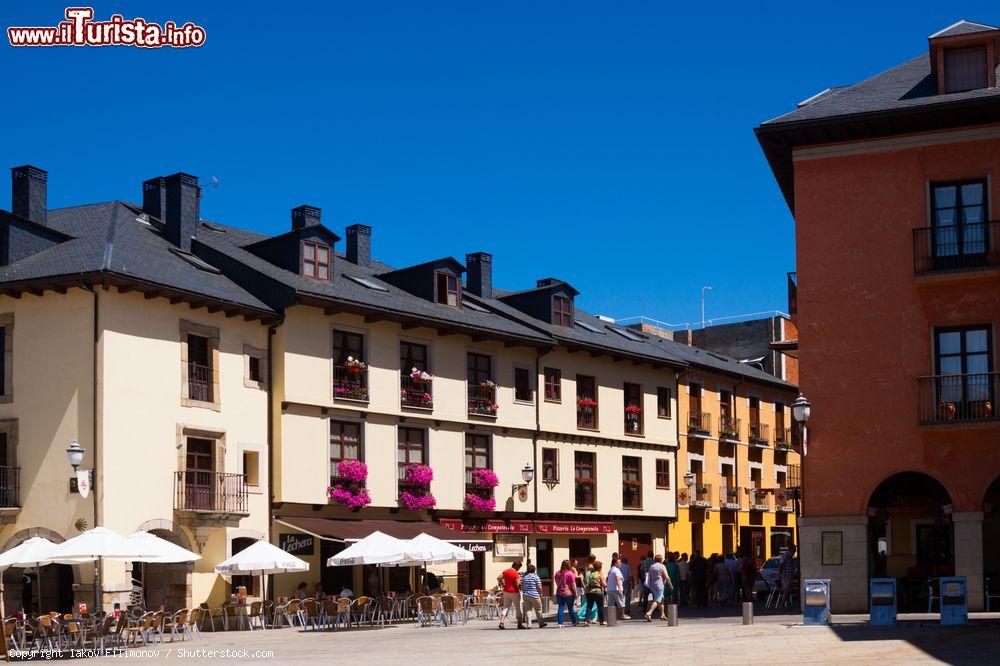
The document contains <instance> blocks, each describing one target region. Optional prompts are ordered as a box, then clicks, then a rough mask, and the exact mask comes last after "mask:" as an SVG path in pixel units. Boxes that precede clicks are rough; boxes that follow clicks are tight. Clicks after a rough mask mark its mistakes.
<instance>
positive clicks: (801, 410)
mask: <svg viewBox="0 0 1000 666" xmlns="http://www.w3.org/2000/svg"><path fill="white" fill-rule="evenodd" d="M811 415H812V403H811V402H809V401H808V400H807V399H806V397H805V396H804V395H802V394H801V393H800V394H799V397H797V398H796V399H795V402H793V403H792V418H793V419H794V420H795V423H796V424H797V426H798V427H799V428H800V430H799V436H800V438H801V441H802V455H801V456H799V465H800V466H801V469H800V470H799V487H798V488H797V489H796V490H795V492H794V493H793V495H792V497H793V498H794V500H795V547H796V548H795V549H796V550H799V551H801V546H802V541H801V539H800V536H799V534H800V532H801V531H802V526H801V525H800V524H799V521H800V519H801V512H802V497H803V495H804V494H805V487H806V454H807V453H808V452H809V443H808V441H809V430H808V428H807V427H806V426H807V424H808V423H809V417H810V416H811ZM799 557H802V555H801V553H800V554H799Z"/></svg>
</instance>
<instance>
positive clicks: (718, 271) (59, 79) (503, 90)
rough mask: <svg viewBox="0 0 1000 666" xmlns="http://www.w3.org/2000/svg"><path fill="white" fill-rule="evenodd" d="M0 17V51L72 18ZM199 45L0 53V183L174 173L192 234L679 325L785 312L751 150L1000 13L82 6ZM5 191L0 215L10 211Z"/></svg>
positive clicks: (771, 187)
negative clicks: (558, 288)
mask: <svg viewBox="0 0 1000 666" xmlns="http://www.w3.org/2000/svg"><path fill="white" fill-rule="evenodd" d="M9 4H10V3H5V5H4V8H3V11H2V12H0V16H2V23H3V27H5V28H6V27H7V26H9V25H54V24H55V23H56V22H57V21H58V20H60V19H61V17H62V12H63V9H64V8H65V6H66V4H65V3H53V2H33V3H19V4H23V5H24V6H19V7H17V8H13V7H11V6H9ZM94 7H95V10H96V15H97V18H98V19H106V18H108V16H109V15H110V14H112V13H115V12H120V13H122V14H124V15H125V17H126V18H132V17H135V16H142V17H145V18H146V19H148V20H150V21H155V22H158V23H162V22H164V21H167V20H175V21H177V22H178V23H183V22H185V21H189V20H190V21H193V22H195V23H197V24H199V25H202V26H204V27H205V29H206V31H207V41H206V44H205V45H204V46H203V47H201V48H198V49H187V50H171V49H160V50H145V49H135V48H124V47H113V48H100V49H97V48H83V49H73V48H58V49H56V48H54V49H20V50H18V49H13V48H11V47H10V46H9V45H7V44H6V38H4V40H3V45H2V46H0V71H2V72H3V73H4V77H3V84H4V85H3V88H4V91H5V103H4V104H3V105H2V108H0V114H2V115H3V116H4V118H3V120H4V122H3V127H4V128H6V131H5V132H4V136H3V142H2V146H3V150H2V151H0V155H2V162H3V163H2V164H0V166H2V167H3V168H4V170H5V171H6V168H7V167H10V166H14V165H18V164H23V163H32V164H36V165H38V166H41V167H42V168H45V169H48V170H49V174H50V175H49V203H50V206H51V207H59V206H66V205H73V204H79V203H87V202H92V201H101V200H109V199H124V200H130V201H135V200H137V199H138V198H139V185H140V182H141V181H142V180H144V179H146V178H150V177H152V176H156V175H161V174H168V173H173V172H175V171H181V170H183V171H186V172H189V173H193V174H195V175H197V176H199V177H200V178H201V179H202V183H206V182H208V181H209V180H210V179H211V178H212V177H215V178H217V179H218V180H219V185H218V186H217V187H213V188H207V189H206V192H205V196H204V199H203V203H202V216H203V217H204V218H206V219H212V220H217V221H220V222H223V223H226V224H236V225H240V226H246V227H249V228H252V229H256V230H260V231H264V232H281V231H284V230H285V229H286V228H287V227H288V225H289V209H291V208H292V207H294V206H297V205H299V204H303V203H308V204H312V205H316V206H320V207H322V208H323V218H324V221H325V223H326V224H327V226H329V227H331V228H332V229H333V230H335V231H338V232H340V231H341V230H342V229H343V227H344V226H346V225H348V224H351V223H354V222H362V223H365V224H369V225H372V226H373V227H374V232H373V246H374V252H375V254H376V255H377V256H378V257H379V258H381V259H382V260H384V261H386V262H388V263H390V264H394V265H397V266H401V265H406V264H408V263H417V262H419V261H424V260H427V259H432V258H436V257H440V256H445V255H453V256H455V257H457V258H459V260H462V259H463V257H464V255H465V253H466V252H471V251H478V250H483V251H488V252H492V253H493V254H494V255H495V258H494V262H495V263H494V266H495V274H496V281H497V283H498V284H499V285H501V286H503V287H506V288H513V289H519V288H525V287H528V286H532V285H533V284H534V280H535V279H536V278H539V277H547V276H555V277H559V278H562V279H565V280H567V281H569V282H570V283H572V284H573V285H574V286H575V287H576V288H577V289H578V290H579V291H580V292H581V296H580V297H579V304H580V305H581V306H582V307H584V308H585V309H588V310H590V311H592V312H597V313H602V314H608V315H612V316H619V317H621V316H628V315H635V314H645V315H647V316H652V317H656V318H659V319H662V320H666V321H670V322H684V321H695V320H697V319H699V318H700V313H699V309H700V301H699V293H700V290H701V287H702V285H705V284H708V285H711V286H712V287H713V291H712V293H711V294H710V295H709V299H708V308H707V311H708V315H709V316H710V317H711V316H725V315H733V314H739V313H746V312H752V311H758V310H766V309H772V308H779V309H784V308H785V273H786V272H787V271H789V270H793V269H794V243H793V225H792V220H791V216H790V215H789V212H788V210H787V208H786V207H785V204H784V202H783V200H782V198H781V196H780V193H779V191H778V188H777V186H776V185H775V183H774V180H773V178H772V176H771V173H770V171H769V170H768V168H767V164H766V162H765V160H764V158H763V156H762V154H761V152H760V150H759V148H758V146H757V142H756V139H755V138H754V135H753V131H752V130H753V127H754V126H755V125H756V124H758V123H759V122H760V121H761V120H765V119H768V118H771V117H774V116H776V115H780V114H781V113H784V112H785V111H788V110H790V109H792V108H794V105H795V103H796V102H797V101H799V100H802V99H805V98H806V97H809V96H810V95H812V94H814V93H816V92H818V91H820V90H822V89H824V88H826V87H828V86H830V85H839V84H846V83H852V82H856V81H858V80H861V79H863V78H866V77H867V76H870V75H871V74H873V73H876V72H878V71H880V70H882V69H885V68H887V67H889V66H892V65H894V64H896V63H898V62H902V61H903V60H905V59H907V58H909V57H912V56H913V55H916V54H917V53H919V52H920V51H922V50H924V49H925V48H926V44H927V42H926V37H927V35H929V34H931V33H932V32H935V31H936V30H938V29H940V28H942V27H944V26H946V25H949V24H950V23H953V22H954V21H956V20H958V19H960V18H966V19H969V20H975V21H982V22H987V23H989V22H994V23H995V22H997V21H1000V12H998V10H997V8H996V5H995V3H987V2H982V3H971V2H969V3H923V2H905V3H903V2H893V3H888V2H883V3H873V2H865V3H860V2H857V3H855V2H839V3H837V5H836V11H835V12H834V11H831V9H830V6H829V5H815V6H810V5H809V4H808V3H801V2H740V3H732V4H727V3H684V5H683V6H681V5H679V4H678V3H667V2H584V1H576V2H572V3H567V2H561V3H557V2H539V1H532V2H490V3H486V2H468V1H464V2H416V1H406V2H403V1H402V0H400V1H398V2H368V1H366V2H359V1H355V2H337V1H331V2H323V3H315V4H310V3H273V2H272V3H266V4H265V3H256V2H241V3H211V4H210V3H204V2H171V3H151V2H137V1H134V0H133V1H130V2H124V1H119V2H98V3H96V4H95V5H94ZM9 202H10V183H9V178H8V177H6V176H4V177H2V178H0V206H2V207H3V208H9Z"/></svg>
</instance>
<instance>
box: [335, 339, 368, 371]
mask: <svg viewBox="0 0 1000 666" xmlns="http://www.w3.org/2000/svg"><path fill="white" fill-rule="evenodd" d="M348 356H350V357H351V358H353V359H356V360H358V361H364V360H365V336H363V335H361V334H360V333H347V332H345V331H334V332H333V364H334V365H335V366H343V365H346V364H347V357H348Z"/></svg>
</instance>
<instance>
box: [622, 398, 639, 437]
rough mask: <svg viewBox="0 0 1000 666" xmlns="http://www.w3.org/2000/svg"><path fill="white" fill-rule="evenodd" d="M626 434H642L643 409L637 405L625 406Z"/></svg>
mask: <svg viewBox="0 0 1000 666" xmlns="http://www.w3.org/2000/svg"><path fill="white" fill-rule="evenodd" d="M625 432H626V433H627V434H629V435H641V434H642V408H641V407H639V406H637V405H626V406H625Z"/></svg>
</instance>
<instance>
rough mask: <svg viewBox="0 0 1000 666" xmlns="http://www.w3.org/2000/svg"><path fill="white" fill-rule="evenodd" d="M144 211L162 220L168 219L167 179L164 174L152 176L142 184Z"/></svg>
mask: <svg viewBox="0 0 1000 666" xmlns="http://www.w3.org/2000/svg"><path fill="white" fill-rule="evenodd" d="M142 212H143V213H145V214H146V215H149V216H150V217H155V218H156V219H158V220H161V221H162V220H165V219H166V214H167V179H166V178H164V177H163V176H157V177H156V178H150V179H149V180H147V181H145V182H144V183H143V184H142Z"/></svg>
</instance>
